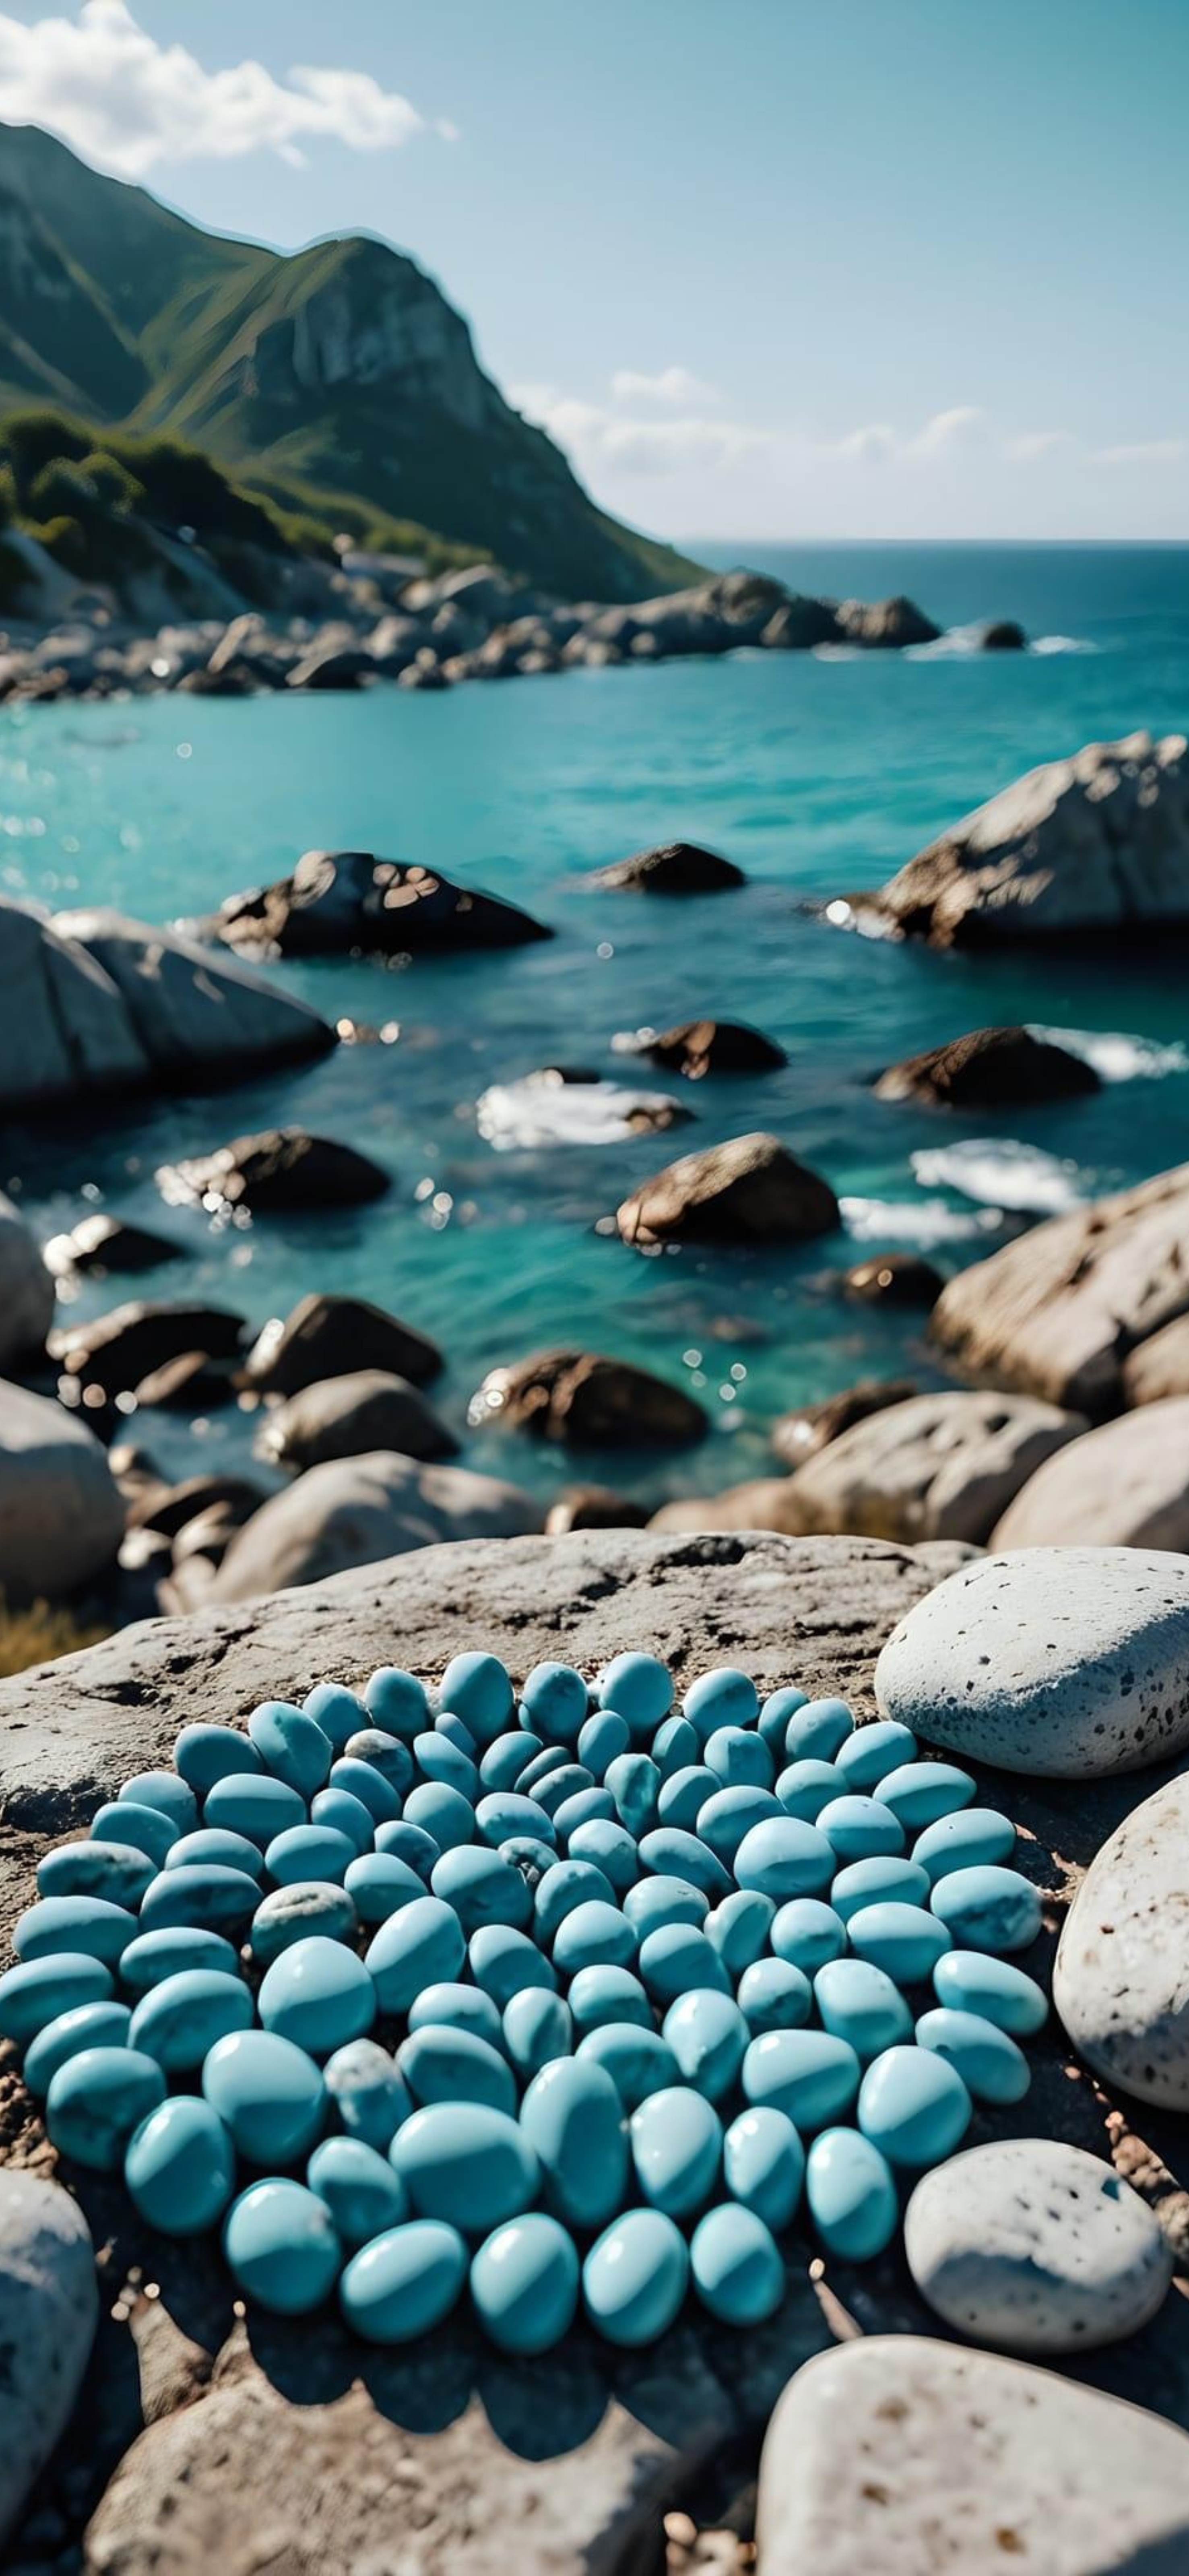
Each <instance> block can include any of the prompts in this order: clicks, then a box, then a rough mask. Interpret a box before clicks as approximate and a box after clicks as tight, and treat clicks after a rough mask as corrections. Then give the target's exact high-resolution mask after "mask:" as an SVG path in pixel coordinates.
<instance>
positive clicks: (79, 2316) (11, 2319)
mask: <svg viewBox="0 0 1189 2576" xmlns="http://www.w3.org/2000/svg"><path fill="white" fill-rule="evenodd" d="M0 2317H2V2318H3V2332H2V2345H3V2384H4V2436H5V2438H4V2442H3V2445H0V2541H3V2540H4V2538H5V2536H6V2534H7V2533H8V2532H9V2531H11V2529H12V2526H13V2524H14V2523H15V2521H16V2518H17V2515H18V2513H19V2512H20V2509H21V2506H22V2504H23V2503H24V2500H25V2497H26V2495H27V2493H28V2491H29V2488H30V2487H31V2486H32V2484H33V2482H34V2479H35V2478H37V2477H38V2476H39V2475H40V2473H41V2470H42V2469H43V2468H44V2466H45V2463H46V2461H47V2460H48V2458H49V2456H50V2453H51V2451H52V2450H53V2447H54V2444H55V2442H56V2441H57V2440H58V2437H59V2435H60V2434H61V2433H62V2431H63V2430H64V2428H65V2425H66V2421H67V2418H68V2416H69V2414H70V2410H71V2407H72V2406H73V2404H74V2401H75V2398H76V2396H77V2395H78V2389H79V2383H80V2381H81V2379H82V2375H83V2372H84V2370H85V2369H86V2366H87V2357H88V2354H89V2353H90V2349H91V2343H92V2339H93V2336H94V2333H95V2328H96V2325H97V2323H98V2320H99V2292H98V2289H97V2286H96V2281H95V2257H94V2252H93V2250H92V2246H91V2237H90V2231H89V2229H88V2226H87V2222H86V2220H85V2218H84V2217H83V2214H82V2211H81V2209H80V2208H79V2205H78V2202H77V2201H76V2200H72V2199H71V2197H70V2194H69V2192H67V2191H63V2190H62V2188H61V2186H60V2185H59V2184H58V2183H53V2182H42V2181H41V2180H40V2179H39V2178H38V2177H37V2176H36V2175H35V2174H31V2173H19V2172H17V2171H16V2170H15V2169H13V2168H11V2167H10V2168H9V2169H8V2170H7V2171H3V2172H0Z"/></svg>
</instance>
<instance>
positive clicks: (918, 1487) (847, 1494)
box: [784, 1394, 1086, 1733]
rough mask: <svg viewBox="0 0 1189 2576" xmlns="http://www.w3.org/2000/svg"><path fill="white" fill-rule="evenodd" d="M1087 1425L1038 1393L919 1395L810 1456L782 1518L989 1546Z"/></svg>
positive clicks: (803, 1525)
mask: <svg viewBox="0 0 1189 2576" xmlns="http://www.w3.org/2000/svg"><path fill="white" fill-rule="evenodd" d="M1085 1427H1086V1426H1085V1423H1084V1421H1083V1419H1082V1416H1081V1415H1080V1414H1076V1413H1062V1412H1059V1411H1058V1409H1057V1407H1056V1406H1055V1405H1051V1404H1037V1403H1035V1402H1034V1401H1033V1399H1032V1398H1031V1397H1030V1396H1018V1395H1016V1396H1011V1395H958V1394H942V1395H917V1396H913V1397H912V1398H911V1399H910V1401H909V1402H908V1403H905V1404H893V1405H889V1406H886V1407H885V1408H883V1409H882V1410H880V1411H879V1412H876V1413H870V1414H868V1415H867V1416H866V1418H865V1420H862V1421H859V1422H856V1423H854V1424H853V1425H852V1426H851V1428H850V1430H849V1431H843V1432H841V1433H840V1434H839V1436H838V1438H837V1439H836V1440H831V1441H830V1442H829V1444H828V1445H827V1447H826V1448H824V1449H821V1450H819V1452H818V1454H817V1456H816V1457H813V1458H810V1459H809V1460H808V1461H807V1463H806V1465H805V1466H803V1467H802V1468H801V1470H800V1473H799V1474H798V1475H797V1477H796V1478H795V1479H794V1481H793V1482H792V1484H791V1485H790V1488H789V1515H790V1516H789V1518H788V1520H787V1521H786V1522H785V1523H784V1526H785V1527H786V1528H788V1529H790V1530H804V1531H806V1532H808V1531H811V1530H814V1531H816V1530H821V1531H826V1530H836V1531H840V1532H843V1531H849V1532H858V1531H861V1532H863V1533H864V1534H865V1535H866V1536H867V1537H869V1538H890V1539H910V1540H916V1539H922V1538H964V1539H969V1540H970V1541H971V1543H972V1544H973V1545H974V1546H976V1547H977V1546H983V1545H985V1543H986V1541H987V1539H988V1538H989V1537H990V1534H991V1531H992V1530H993V1528H994V1526H995V1523H996V1521H997V1519H998V1518H999V1515H1000V1513H1001V1512H1002V1511H1003V1510H1004V1508H1005V1506H1006V1505H1007V1504H1009V1503H1010V1502H1011V1499H1012V1497H1013V1495H1014V1494H1016V1493H1018V1491H1019V1489H1020V1487H1021V1486H1022V1485H1026V1484H1027V1481H1028V1479H1029V1477H1030V1476H1032V1475H1034V1474H1035V1472H1036V1470H1037V1469H1038V1468H1040V1467H1041V1466H1042V1465H1043V1462H1044V1461H1045V1460H1046V1459H1048V1458H1051V1457H1052V1456H1053V1454H1054V1452H1055V1451H1060V1450H1061V1449H1063V1448H1064V1446H1065V1444H1066V1442H1068V1441H1075V1440H1076V1439H1077V1436H1078V1433H1079V1432H1081V1431H1084V1430H1085ZM925 1732H926V1733H928V1732H929V1729H928V1728H926V1730H925Z"/></svg>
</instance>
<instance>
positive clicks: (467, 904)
mask: <svg viewBox="0 0 1189 2576" xmlns="http://www.w3.org/2000/svg"><path fill="white" fill-rule="evenodd" d="M408 676H409V675H408V674H407V673H404V672H402V674H401V677H402V680H403V679H405V678H407V677H408ZM209 926H210V929H211V932H212V933H213V935H214V936H215V937H216V938H217V939H220V940H223V941H225V942H226V943H227V944H228V945H229V946H231V947H233V948H236V947H239V948H249V949H252V948H255V949H270V948H271V949H275V950H276V951H277V952H278V953H279V954H280V955H281V956H282V957H330V956H334V955H336V954H339V953H341V952H343V951H344V950H348V951H349V950H351V949H361V950H363V951H364V952H365V953H366V954H370V955H372V956H379V957H398V956H405V955H420V954H422V953H428V952H432V951H434V950H438V949H444V950H447V951H449V950H451V949H471V948H517V947H521V946H522V945H523V944H524V943H525V942H526V941H529V940H534V939H549V938H551V937H552V935H553V934H552V932H551V931H549V930H547V929H545V928H544V926H543V925H542V923H541V922H539V921H534V920H532V918H531V917H530V915H529V914H528V913H526V912H521V911H520V910H519V909H518V907H517V906H516V905H515V904H511V903H504V902H503V901H502V900H501V899H500V898H499V897H498V896H496V895H491V894H480V893H477V892H476V891H475V890H474V889H473V888H471V887H469V886H460V885H454V884H452V883H451V881H450V878H449V877H447V876H443V875H442V873H441V870H440V869H437V868H427V867H423V866H421V865H419V864H415V863H413V862H411V861H403V860H397V859H379V858H375V857H374V856H373V855H372V853H371V852H370V851H368V850H307V851H306V853H305V856H304V857H303V858H300V859H299V860H298V862H297V866H296V867H295V869H294V871H293V874H292V876H289V877H282V878H280V879H279V880H278V882H277V883H276V884H275V885H271V886H263V887H254V888H252V890H251V891H250V892H249V893H247V894H238V895H229V896H228V898H227V900H226V902H225V903H224V904H223V906H222V908H221V910H220V911H219V912H217V913H216V914H215V916H214V919H213V921H212V922H211V923H210V925H209Z"/></svg>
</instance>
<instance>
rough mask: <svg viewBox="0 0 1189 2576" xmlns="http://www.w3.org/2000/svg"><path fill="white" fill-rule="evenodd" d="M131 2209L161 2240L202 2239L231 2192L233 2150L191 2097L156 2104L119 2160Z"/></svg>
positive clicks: (207, 2110) (211, 2115) (206, 2107)
mask: <svg viewBox="0 0 1189 2576" xmlns="http://www.w3.org/2000/svg"><path fill="white" fill-rule="evenodd" d="M124 2181H125V2184H126V2186H127V2190H128V2197H129V2199H130V2200H131V2202H132V2205H133V2208H134V2209H136V2210H138V2211H139V2213H140V2216H141V2217H142V2218H143V2219H144V2220H145V2222H146V2224H147V2225H148V2226H149V2227H155V2228H156V2229H157V2230H158V2233H159V2234H160V2235H162V2236H203V2235H205V2233H206V2231H207V2229H208V2228H209V2227H216V2226H217V2225H218V2222H219V2220H220V2219H221V2217H222V2215H223V2212H224V2210H225V2209H226V2207H227V2203H228V2201H229V2200H230V2198H231V2195H232V2192H233V2191H234V2189H235V2149H234V2147H233V2146H232V2143H231V2139H230V2137H229V2136H228V2133H227V2131H226V2129H225V2128H224V2126H223V2123H222V2121H221V2119H220V2118H219V2116H218V2113H217V2112H215V2111H212V2109H211V2106H210V2103H209V2102H203V2101H201V2100H200V2099H199V2097H198V2095H197V2094H195V2093H176V2094H175V2095H174V2097H173V2099H172V2101H169V2102H159V2103H158V2105H157V2108H156V2110H155V2111H150V2112H149V2113H148V2115H147V2117H146V2118H145V2119H143V2120H142V2121H141V2122H140V2125H139V2127H138V2128H135V2129H134V2130H133V2132H132V2135H131V2137H130V2138H129V2140H128V2145H127V2149H126V2152H125V2156H124Z"/></svg>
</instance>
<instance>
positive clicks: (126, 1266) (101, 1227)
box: [45, 1208, 185, 1279]
mask: <svg viewBox="0 0 1189 2576" xmlns="http://www.w3.org/2000/svg"><path fill="white" fill-rule="evenodd" d="M184 1248H185V1247H184V1246H183V1245H182V1244H180V1243H174V1242H173V1241H172V1240H171V1238H170V1237H169V1236H168V1235H164V1234H154V1232H153V1230H152V1228H151V1226H146V1225H131V1224H129V1223H128V1221H127V1220H126V1219H125V1218H124V1217H118V1216H109V1215H108V1214H107V1212H106V1210H105V1209H102V1208H96V1210H95V1212H94V1214H93V1215H91V1216H84V1217H80V1218H79V1221H78V1224H77V1225H76V1226H74V1227H73V1228H72V1230H71V1232H70V1233H69V1234H55V1235H54V1236H53V1237H52V1238H51V1240H50V1242H49V1243H47V1245H46V1247H45V1259H46V1266H47V1268H48V1269H49V1270H51V1271H52V1272H53V1275H54V1277H55V1279H73V1278H75V1277H76V1276H77V1275H78V1274H79V1273H80V1272H82V1271H86V1272H88V1273H90V1274H93V1275H95V1276H97V1277H98V1278H100V1279H104V1278H106V1277H107V1276H108V1274H109V1272H111V1271H113V1270H117V1271H122V1270H154V1269H156V1267H157V1265H158V1263H159V1262H162V1261H176V1260H177V1258H178V1256H179V1254H180V1253H181V1252H182V1251H183V1250H184Z"/></svg>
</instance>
